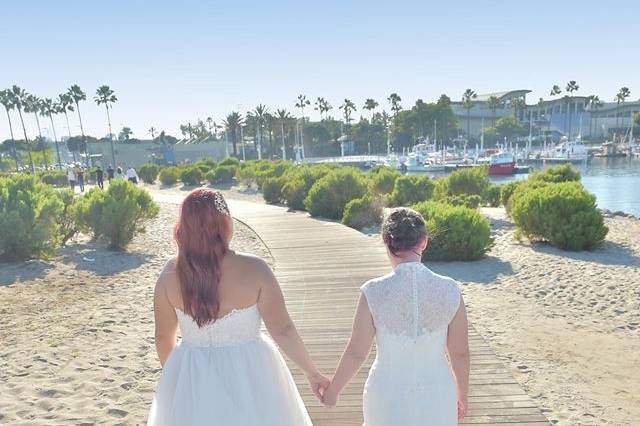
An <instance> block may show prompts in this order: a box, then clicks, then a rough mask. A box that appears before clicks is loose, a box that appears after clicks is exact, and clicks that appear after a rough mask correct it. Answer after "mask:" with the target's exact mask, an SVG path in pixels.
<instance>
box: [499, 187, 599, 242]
mask: <svg viewBox="0 0 640 426" xmlns="http://www.w3.org/2000/svg"><path fill="white" fill-rule="evenodd" d="M512 203H513V204H512V211H511V214H512V217H513V220H514V222H515V224H516V225H517V227H518V229H517V234H516V236H517V237H520V236H525V237H527V238H528V239H529V240H532V241H538V240H543V241H548V242H549V243H550V244H551V245H553V246H555V247H558V248H561V249H564V250H585V249H586V250H590V249H592V248H593V247H595V246H596V245H598V244H599V243H600V242H602V240H604V238H605V237H606V235H607V232H608V229H607V227H606V226H605V225H604V218H603V216H602V213H601V212H600V211H599V210H598V209H597V208H596V197H595V196H594V195H593V194H591V193H589V192H588V191H586V190H585V189H584V187H583V186H582V184H581V183H580V182H575V181H568V182H561V183H543V184H538V185H530V184H528V185H521V186H520V187H519V188H518V189H517V190H516V191H515V193H514V194H513V196H512Z"/></svg>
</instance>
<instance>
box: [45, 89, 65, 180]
mask: <svg viewBox="0 0 640 426" xmlns="http://www.w3.org/2000/svg"><path fill="white" fill-rule="evenodd" d="M61 111H62V110H61V109H60V106H59V105H58V104H57V103H56V102H54V101H53V99H51V98H44V99H43V100H42V104H41V109H40V114H41V115H42V116H43V117H49V120H50V121H51V132H52V133H53V143H55V145H56V157H57V159H58V169H60V170H62V160H61V159H60V147H59V146H58V135H56V127H55V125H54V124H53V116H54V115H55V114H59V113H60V112H61Z"/></svg>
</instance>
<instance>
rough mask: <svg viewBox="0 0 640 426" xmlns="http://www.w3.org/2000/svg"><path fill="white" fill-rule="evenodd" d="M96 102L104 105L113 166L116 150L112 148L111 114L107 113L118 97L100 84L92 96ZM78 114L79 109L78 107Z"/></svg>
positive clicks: (107, 87)
mask: <svg viewBox="0 0 640 426" xmlns="http://www.w3.org/2000/svg"><path fill="white" fill-rule="evenodd" d="M93 99H94V101H95V102H96V104H98V105H104V109H105V110H106V111H107V125H108V127H109V143H110V144H111V161H112V162H113V165H114V166H113V167H115V165H116V164H117V163H116V151H115V150H114V149H113V132H112V131H111V115H110V114H109V108H113V104H114V103H116V102H118V98H117V97H116V95H115V94H114V93H113V90H112V89H111V88H110V87H109V86H107V85H102V86H100V87H98V90H96V96H95V97H94V98H93ZM78 116H80V110H79V109H78Z"/></svg>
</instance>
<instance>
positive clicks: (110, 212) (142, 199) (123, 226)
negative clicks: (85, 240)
mask: <svg viewBox="0 0 640 426" xmlns="http://www.w3.org/2000/svg"><path fill="white" fill-rule="evenodd" d="M75 212H76V221H77V224H78V226H79V228H80V229H81V230H83V231H85V232H91V233H92V234H93V236H94V238H96V239H97V238H105V239H106V240H108V241H109V248H111V249H114V250H121V249H124V248H125V247H126V246H127V244H129V242H131V240H132V239H133V237H134V236H135V235H136V234H137V233H139V232H144V225H145V223H146V222H147V221H148V220H150V219H153V218H154V217H156V216H157V215H158V212H159V207H158V205H157V204H156V203H155V202H154V201H153V199H152V198H151V195H149V193H148V192H147V191H146V190H144V189H142V188H139V187H137V186H136V185H134V184H132V183H131V182H128V181H125V180H114V181H112V182H111V184H110V185H109V187H108V189H107V190H106V191H105V190H101V189H99V188H93V189H92V190H91V191H89V192H88V193H87V194H86V195H85V196H84V197H82V198H81V199H80V200H78V201H77V203H76V206H75Z"/></svg>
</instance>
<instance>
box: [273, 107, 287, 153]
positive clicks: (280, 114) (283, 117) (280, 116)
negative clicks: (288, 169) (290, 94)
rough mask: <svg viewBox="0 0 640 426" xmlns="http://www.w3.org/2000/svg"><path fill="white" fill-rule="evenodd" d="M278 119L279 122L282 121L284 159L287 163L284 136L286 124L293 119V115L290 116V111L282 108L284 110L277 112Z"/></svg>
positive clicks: (281, 132) (281, 133)
mask: <svg viewBox="0 0 640 426" xmlns="http://www.w3.org/2000/svg"><path fill="white" fill-rule="evenodd" d="M276 117H277V118H278V120H280V135H281V136H282V159H283V160H285V161H286V160H287V146H286V144H285V139H284V135H285V133H284V125H285V124H286V122H287V121H289V120H290V119H291V114H289V111H287V110H286V109H284V108H282V109H278V110H276Z"/></svg>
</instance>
